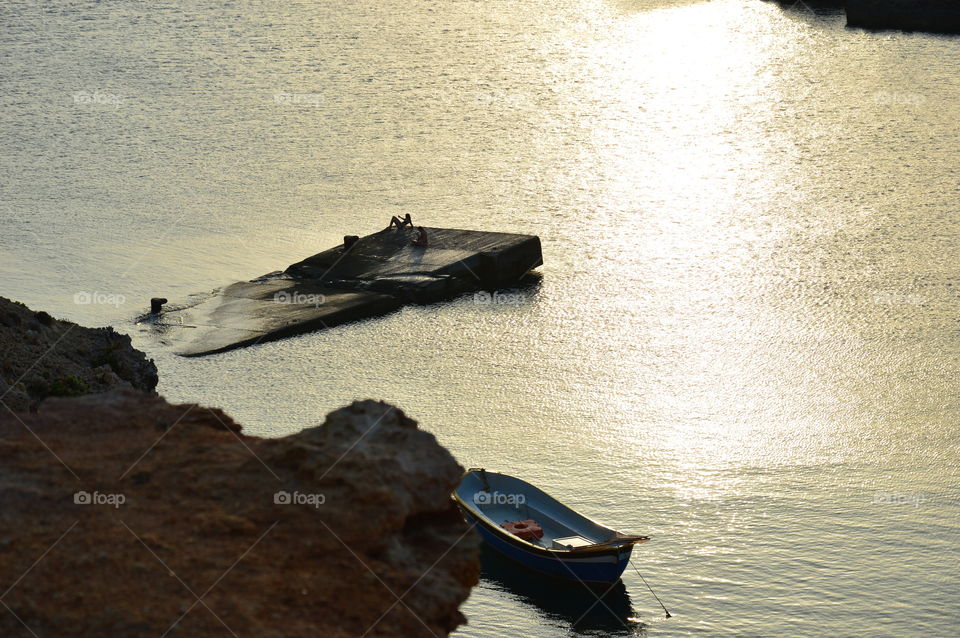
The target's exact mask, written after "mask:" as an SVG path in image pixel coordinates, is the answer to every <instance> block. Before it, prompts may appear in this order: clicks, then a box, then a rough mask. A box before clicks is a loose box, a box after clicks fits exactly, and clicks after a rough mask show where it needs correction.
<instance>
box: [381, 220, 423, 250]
mask: <svg viewBox="0 0 960 638" xmlns="http://www.w3.org/2000/svg"><path fill="white" fill-rule="evenodd" d="M394 226H396V227H397V228H401V229H402V228H406V227H407V226H409V227H410V228H413V218H411V217H410V213H407V214H406V215H404V216H403V219H400V218H399V217H397V216H396V215H394V216H393V217H391V218H390V225H389V226H387V228H393V227H394ZM410 243H411V244H413V245H414V246H417V247H419V248H426V247H427V246H428V245H429V240H428V239H427V230H426V229H425V228H424V227H423V226H417V237H416V239H414V240H413V241H412V242H410Z"/></svg>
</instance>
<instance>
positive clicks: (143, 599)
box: [0, 300, 479, 638]
mask: <svg viewBox="0 0 960 638" xmlns="http://www.w3.org/2000/svg"><path fill="white" fill-rule="evenodd" d="M0 321H2V330H0V338H2V339H3V340H4V341H3V343H4V360H3V375H4V378H5V379H8V380H9V381H7V382H5V383H6V388H5V389H4V390H3V393H4V394H3V397H2V399H0V400H2V402H3V406H4V407H2V408H0V455H2V457H3V462H4V481H3V484H2V486H0V512H2V514H0V550H2V551H0V579H2V580H3V582H5V583H8V585H10V584H12V585H13V586H12V587H11V588H10V589H9V590H8V591H7V593H6V594H4V605H5V607H6V609H5V610H0V634H2V635H4V636H14V635H29V634H33V635H38V636H77V637H84V638H87V637H89V638H93V637H96V638H101V637H102V636H146V635H156V636H159V635H162V634H165V632H167V631H168V630H169V634H170V635H180V636H191V637H198V638H207V637H211V638H212V637H213V636H218V637H220V636H228V635H231V634H233V635H237V632H242V634H243V635H251V636H263V637H269V638H301V637H302V638H307V637H310V638H315V637H316V636H331V637H339V638H349V637H359V636H370V637H373V636H380V637H390V638H401V637H402V638H408V637H409V638H417V637H421V636H422V637H424V638H427V637H433V638H441V637H443V636H446V635H448V633H449V632H451V631H453V630H454V629H455V628H456V627H457V626H458V625H459V624H461V623H462V622H464V621H465V619H464V618H463V616H462V615H461V613H460V612H459V610H458V608H459V606H460V604H461V603H462V602H463V601H464V600H465V599H466V598H467V596H468V595H469V592H470V589H471V588H472V586H473V585H474V584H475V583H476V582H477V580H478V578H479V562H478V547H479V539H478V538H477V537H476V535H475V534H474V533H472V532H471V531H470V529H469V528H468V527H467V525H466V523H465V522H464V521H463V519H462V517H461V516H460V514H459V512H458V511H457V509H456V506H455V505H454V503H453V501H452V500H451V498H450V492H451V491H452V490H453V488H454V487H455V486H456V485H457V483H458V482H459V480H460V476H461V474H462V472H463V468H462V467H461V466H460V465H459V464H458V463H457V462H456V460H455V459H454V458H453V457H452V456H451V455H450V453H449V452H448V451H447V450H446V449H444V448H443V447H442V446H440V445H439V444H438V443H437V441H436V439H435V438H434V437H433V435H432V434H430V433H428V432H425V431H423V430H421V429H419V428H418V427H417V424H416V422H415V421H413V420H412V419H410V418H409V417H407V416H406V415H405V414H404V413H403V412H402V411H401V410H399V409H397V408H394V407H392V406H390V405H388V404H386V403H382V402H377V401H360V402H355V403H353V404H352V405H350V406H348V407H345V408H342V409H339V410H336V411H334V412H332V413H330V414H329V415H328V416H327V418H326V420H325V421H324V423H323V424H322V425H319V426H316V427H312V428H308V429H306V430H303V431H301V432H299V433H297V434H293V435H290V436H286V437H283V438H279V439H263V438H259V437H253V436H248V435H246V434H244V433H243V431H242V428H241V426H239V425H238V424H236V423H234V422H233V420H232V419H231V418H230V417H229V416H228V415H226V414H225V413H223V412H222V411H220V410H218V409H215V408H207V407H204V406H200V405H195V404H188V405H174V404H170V403H168V402H167V401H166V400H164V399H163V398H162V397H160V396H157V394H156V393H155V392H154V391H153V390H154V388H155V387H156V383H157V373H156V367H155V366H154V365H153V362H152V361H149V360H147V358H146V357H145V356H144V355H143V353H141V352H139V351H137V350H135V349H134V348H133V347H132V346H131V345H130V340H129V338H128V337H125V336H123V335H119V334H118V333H116V332H115V331H113V330H112V329H110V328H103V329H90V328H83V327H81V326H77V325H76V324H72V323H69V322H64V321H57V320H55V319H53V318H52V317H50V316H49V315H47V314H46V313H43V312H34V311H32V310H30V309H29V308H27V307H26V306H24V305H22V304H18V303H15V302H10V301H8V300H2V304H0ZM11 384H12V385H11ZM104 390H105V391H104ZM8 401H9V402H8ZM361 441H362V444H358V443H360V442H361ZM26 574H28V575H29V577H23V576H24V575H26Z"/></svg>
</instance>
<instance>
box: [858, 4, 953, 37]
mask: <svg viewBox="0 0 960 638" xmlns="http://www.w3.org/2000/svg"><path fill="white" fill-rule="evenodd" d="M846 10H847V26H851V27H864V28H867V29H902V30H904V31H929V32H932V33H960V3H958V2H957V0H847V1H846Z"/></svg>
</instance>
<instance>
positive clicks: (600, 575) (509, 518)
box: [453, 468, 650, 584]
mask: <svg viewBox="0 0 960 638" xmlns="http://www.w3.org/2000/svg"><path fill="white" fill-rule="evenodd" d="M453 498H454V499H455V500H456V501H457V504H458V505H459V506H460V509H461V510H463V513H464V516H465V517H466V519H467V522H468V523H471V524H473V525H475V526H476V529H477V530H478V531H479V532H480V534H481V536H483V539H484V540H485V541H486V542H487V543H488V544H489V545H490V546H491V547H493V548H494V549H496V550H498V551H500V552H501V553H503V554H504V555H506V556H507V557H508V558H512V559H513V560H515V561H517V562H519V563H521V564H523V565H525V566H526V567H529V568H530V569H534V570H536V571H538V572H541V573H544V574H548V575H550V576H555V577H558V578H563V579H566V580H574V581H581V582H584V583H588V584H609V583H615V582H617V581H618V580H619V579H620V574H622V573H623V570H624V568H625V567H626V566H627V562H628V561H629V560H630V554H631V552H632V551H633V546H634V545H636V544H637V543H643V542H645V541H648V540H650V537H649V536H630V535H627V534H622V533H620V532H618V531H616V530H612V529H610V528H609V527H604V526H603V525H601V524H599V523H597V522H595V521H592V520H590V519H589V518H587V517H586V516H583V515H581V514H578V513H577V512H575V511H573V510H572V509H570V508H569V507H567V506H566V505H564V504H563V503H561V502H560V501H558V500H557V499H555V498H553V497H552V496H550V495H549V494H547V493H546V492H544V491H542V490H540V489H538V488H536V487H534V486H533V485H530V484H529V483H527V482H525V481H522V480H520V479H518V478H515V477H512V476H508V475H506V474H498V473H496V472H487V471H486V470H483V469H476V468H474V469H470V470H468V471H467V472H466V473H465V474H464V475H463V478H462V479H461V480H460V485H459V486H458V487H457V489H456V490H455V491H454V493H453Z"/></svg>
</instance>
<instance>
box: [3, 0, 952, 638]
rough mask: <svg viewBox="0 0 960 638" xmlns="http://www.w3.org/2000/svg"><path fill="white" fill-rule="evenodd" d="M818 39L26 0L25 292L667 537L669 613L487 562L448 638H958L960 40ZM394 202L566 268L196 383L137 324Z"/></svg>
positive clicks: (603, 24)
mask: <svg viewBox="0 0 960 638" xmlns="http://www.w3.org/2000/svg"><path fill="white" fill-rule="evenodd" d="M818 11H819V13H814V12H812V11H810V10H808V9H806V8H805V7H804V6H803V5H802V4H798V5H796V6H794V7H793V8H789V9H786V10H784V9H782V8H780V7H779V6H778V5H776V4H772V3H767V2H762V1H760V0H717V1H713V2H668V1H666V0H649V1H642V0H634V1H630V0H554V1H552V2H544V1H541V0H525V1H523V2H518V1H514V0H502V1H498V2H479V1H476V0H445V1H444V2H430V1H428V2H420V3H409V2H394V1H393V0H379V1H377V2H369V1H366V0H359V1H353V2H340V1H338V0H333V1H330V2H282V3H273V2H254V1H248V0H238V1H233V2H227V1H224V0H189V1H186V0H179V1H177V2H171V1H169V0H167V1H159V2H154V3H149V5H146V4H143V3H140V2H133V1H132V0H114V1H111V2H85V1H84V2H81V1H77V2H71V1H61V2H38V1H36V0H29V1H27V0H23V1H19V0H7V2H5V3H3V4H2V5H0V16H2V24H3V27H2V29H0V44H2V46H0V55H2V60H0V62H2V63H0V78H2V79H3V87H4V90H3V91H2V92H0V143H2V147H3V151H4V152H3V154H2V159H0V169H2V174H3V179H2V180H0V189H2V190H0V201H2V209H0V219H2V224H3V226H2V228H3V234H2V236H0V247H2V252H0V272H2V273H3V280H2V281H3V286H2V290H0V294H4V295H7V296H10V297H13V298H15V299H19V300H22V301H24V302H26V303H28V304H30V305H31V306H34V307H37V308H44V309H46V310H48V311H51V312H52V313H53V314H56V315H58V316H61V317H64V318H68V319H71V320H74V321H77V322H80V323H83V324H87V325H106V324H112V325H114V326H117V327H118V329H120V330H122V331H125V332H129V333H130V334H132V335H133V337H134V341H135V343H136V345H137V346H138V347H140V348H142V349H144V350H146V351H147V352H149V354H150V356H152V357H154V358H155V359H156V361H157V364H158V366H159V368H160V371H161V384H160V390H161V391H162V392H163V393H164V394H165V395H166V396H167V397H168V398H169V399H171V400H174V401H199V402H201V403H204V404H207V405H216V406H221V407H223V408H225V409H226V410H227V411H228V412H229V413H230V414H231V415H233V416H234V417H235V418H236V419H237V420H238V421H239V422H241V423H243V424H245V427H246V428H247V431H249V432H252V433H257V434H264V435H270V436H274V435H283V434H286V433H289V432H294V431H297V430H298V429H300V428H303V427H306V426H309V425H313V424H315V423H317V422H319V421H320V420H322V417H323V415H324V414H325V413H326V412H327V411H329V410H331V409H333V408H335V407H338V406H340V405H342V404H344V403H346V402H348V401H350V400H351V399H354V398H362V397H377V398H383V399H386V400H389V401H391V402H394V403H396V404H398V405H400V406H401V407H403V408H404V409H405V410H406V411H407V412H408V413H409V414H411V415H412V416H413V417H415V418H416V419H418V420H420V421H421V423H422V424H423V425H424V427H426V428H427V429H429V430H430V431H432V432H434V433H435V434H436V435H437V437H438V438H439V439H440V441H441V442H442V443H443V444H444V445H446V446H448V447H449V448H450V449H451V450H452V451H453V452H454V453H455V454H456V456H457V457H458V458H459V459H460V461H461V462H462V463H463V464H464V465H468V466H485V467H487V468H490V469H496V470H500V471H506V472H509V473H513V474H517V475H520V476H522V477H525V478H527V479H529V480H531V481H532V482H535V483H537V484H539V485H541V486H543V487H544V488H545V489H546V490H547V491H549V492H551V493H552V494H554V495H556V496H558V497H560V498H561V499H562V500H564V501H566V502H567V503H569V504H570V505H571V506H573V507H575V508H577V509H579V510H581V511H583V512H584V513H586V514H588V515H590V516H593V517H594V518H597V519H599V520H602V521H604V522H606V523H608V524H610V525H612V526H614V527H616V528H618V529H623V530H625V531H632V532H637V533H648V534H650V535H652V536H653V537H654V538H653V541H652V542H650V543H648V544H645V545H642V546H640V547H638V551H637V552H635V554H634V555H635V562H636V563H637V564H638V565H639V566H640V567H641V569H642V571H643V572H644V575H645V576H646V577H647V579H648V580H649V581H650V582H651V584H653V585H654V586H655V588H656V589H657V590H658V593H659V594H660V595H661V597H662V598H663V599H664V602H666V603H667V606H668V607H669V608H670V610H671V612H672V613H673V618H671V619H669V620H664V619H663V614H662V612H660V611H659V608H658V607H657V605H656V601H655V600H654V599H653V598H652V597H651V596H650V594H649V593H648V592H647V591H646V589H645V587H644V586H643V583H642V582H641V581H640V579H639V577H637V575H636V573H634V572H632V571H628V572H627V573H626V574H625V575H624V588H623V589H622V590H621V589H617V590H616V591H614V592H611V595H610V596H608V598H607V599H606V600H605V601H604V603H603V604H602V605H596V606H594V607H593V608H590V605H591V604H592V603H593V602H594V601H593V599H592V598H591V597H590V596H591V595H590V594H589V593H587V592H585V591H582V590H580V591H577V590H576V589H574V590H572V591H571V590H570V589H569V588H558V587H556V586H547V585H544V584H541V583H539V582H538V581H536V580H534V581H530V580H529V579H524V578H518V577H517V574H516V573H515V570H512V569H510V568H508V567H507V568H505V566H504V565H502V564H500V563H499V562H498V561H496V560H495V559H490V560H487V561H486V563H485V575H484V579H483V581H482V582H481V584H480V585H479V586H478V587H477V588H476V589H475V590H474V592H473V594H472V596H471V598H470V599H469V600H468V601H467V603H466V604H465V605H464V608H463V610H464V612H465V614H466V615H467V616H468V618H469V621H470V622H469V625H467V626H465V627H463V628H462V629H461V630H459V631H458V632H457V635H458V636H462V637H467V636H471V637H473V636H476V637H491V638H492V637H500V636H508V635H516V636H534V637H538V638H540V637H543V638H546V637H555V636H571V635H573V636H577V635H587V636H606V635H613V636H628V635H629V636H634V635H650V636H668V635H704V636H715V635H731V636H898V637H900V636H954V635H956V632H957V629H956V627H957V623H958V620H960V618H958V616H960V576H958V566H960V550H958V533H957V525H958V519H960V516H958V515H960V488H958V478H960V476H958V474H960V472H958V469H957V467H958V464H957V458H958V452H960V449H958V448H960V435H958V429H957V421H958V417H960V400H958V392H957V391H958V380H957V379H958V372H960V369H958V368H960V348H958V345H960V320H958V302H960V277H958V274H960V273H958V263H960V260H958V257H960V255H958V246H960V226H958V220H957V208H956V206H957V202H958V196H960V187H958V184H960V160H958V159H957V150H958V149H960V134H958V121H960V117H958V116H960V108H958V104H960V100H958V97H960V94H958V93H960V86H958V84H960V40H958V39H956V38H950V37H940V36H931V35H923V34H901V33H879V34H877V33H866V32H862V31H856V30H846V29H845V28H844V26H843V23H844V19H843V16H842V15H841V14H838V13H837V12H836V11H829V10H818ZM401 212H411V213H412V214H413V216H414V219H415V221H417V222H420V223H424V224H428V225H437V226H452V227H467V228H478V229H494V230H503V231H514V232H525V233H536V234H539V235H540V236H541V237H542V239H543V245H544V259H545V262H546V263H545V265H544V266H543V268H542V269H541V272H542V279H541V280H540V281H539V282H534V283H533V284H531V285H530V286H529V287H525V288H523V289H518V290H515V291H512V293H513V294H512V295H511V296H507V297H503V298H501V300H500V301H501V302H502V303H488V304H479V303H475V302H474V299H473V298H472V297H466V298H463V299H460V300H457V301H455V302H452V303H447V304H439V305H433V306H429V307H417V308H407V309H405V310H403V311H401V312H398V313H396V314H393V315H391V316H389V317H386V318H382V319H376V320H372V321H367V322H364V323H360V324H356V325H350V326H342V327H339V328H336V329H333V330H330V331H327V332H324V333H318V334H312V335H306V336H303V337H300V338H296V339H291V340H288V341H284V342H279V343H271V344H266V345H262V346H258V347H255V348H250V349H246V350H241V351H237V352H232V353H227V354H223V355H218V356H214V357H209V358H205V359H189V360H188V359H182V358H179V357H177V356H175V355H172V354H171V353H170V352H169V350H168V349H167V348H165V347H164V345H163V344H162V343H161V342H160V341H159V340H158V338H157V336H156V335H155V334H154V333H152V332H151V331H150V330H149V329H148V328H147V327H146V326H139V325H137V324H136V323H135V318H136V316H137V315H138V314H140V313H141V312H142V311H143V310H144V309H145V308H146V305H147V300H148V298H149V297H151V296H155V295H162V296H166V297H168V298H170V299H171V300H172V301H175V302H184V301H187V300H188V299H189V296H190V295H191V294H194V293H204V292H209V291H211V290H213V289H215V288H217V287H219V286H222V285H224V284H226V283H229V282H231V281H234V280H237V279H249V278H251V277H254V276H257V275H260V274H263V273H266V272H269V271H272V270H277V269H280V268H283V267H285V266H286V265H288V264H290V263H292V262H294V261H297V260H299V259H302V258H303V257H305V256H307V255H310V254H312V253H315V252H318V251H320V250H321V249H324V248H327V247H329V246H331V245H334V244H336V243H338V242H339V241H340V238H341V237H342V236H343V235H345V234H366V233H369V232H373V231H375V230H378V229H379V228H382V227H383V226H385V225H386V222H387V221H388V220H389V217H390V215H392V214H397V213H401ZM78 293H81V296H79V297H75V296H76V295H77V294H78ZM82 293H88V294H89V295H90V297H89V298H90V299H91V300H92V301H93V302H94V303H90V304H84V303H77V301H80V302H82V301H84V300H85V299H84V297H83V296H82ZM94 293H97V294H94ZM266 478H268V477H267V476H265V479H266Z"/></svg>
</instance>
